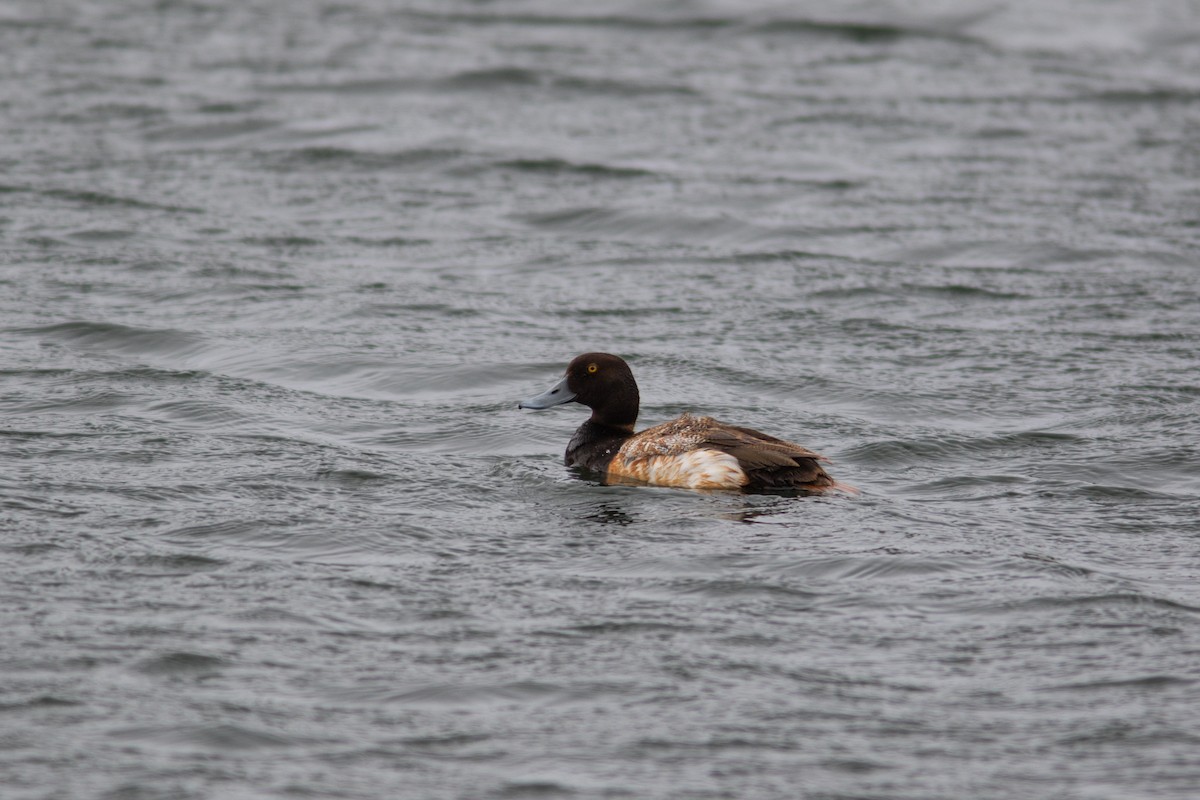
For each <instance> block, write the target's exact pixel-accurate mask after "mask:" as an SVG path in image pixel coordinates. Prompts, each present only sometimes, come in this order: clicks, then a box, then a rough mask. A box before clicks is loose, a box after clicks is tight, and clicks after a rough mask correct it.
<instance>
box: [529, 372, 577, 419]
mask: <svg viewBox="0 0 1200 800" xmlns="http://www.w3.org/2000/svg"><path fill="white" fill-rule="evenodd" d="M574 399H575V393H574V392H572V391H571V390H570V389H568V388H567V379H566V377H564V378H563V379H562V380H561V381H559V382H558V383H556V384H554V386H552V387H551V388H550V389H548V390H546V391H544V392H542V393H541V394H539V395H538V396H537V397H531V398H529V399H528V400H522V401H521V402H520V403H517V408H531V409H534V410H535V411H541V410H542V409H544V408H553V407H554V406H561V405H562V404H563V403H569V402H571V401H572V400H574Z"/></svg>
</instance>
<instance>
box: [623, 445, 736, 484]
mask: <svg viewBox="0 0 1200 800" xmlns="http://www.w3.org/2000/svg"><path fill="white" fill-rule="evenodd" d="M646 467H647V469H646V482H647V483H651V484H657V485H659V486H681V487H687V488H688V489H738V488H741V487H742V486H745V485H746V481H748V480H749V478H747V477H746V473H745V471H743V470H742V467H741V465H739V464H738V460H737V459H736V458H734V457H733V456H731V455H729V453H722V452H721V451H720V450H692V451H690V452H687V453H681V454H679V455H674V456H654V457H652V458H650V459H648V463H647V465H646Z"/></svg>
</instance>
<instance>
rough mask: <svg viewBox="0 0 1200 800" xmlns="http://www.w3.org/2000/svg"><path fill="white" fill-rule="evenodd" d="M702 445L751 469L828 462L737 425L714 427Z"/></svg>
mask: <svg viewBox="0 0 1200 800" xmlns="http://www.w3.org/2000/svg"><path fill="white" fill-rule="evenodd" d="M714 422H715V420H714ZM706 444H708V445H709V446H711V447H716V448H717V449H719V450H723V451H725V452H727V453H729V454H731V455H733V456H735V457H736V458H737V459H738V461H741V462H742V463H743V464H745V465H746V466H748V467H750V468H752V469H753V468H770V467H790V466H795V465H796V461H795V460H796V459H812V460H813V461H829V459H827V458H825V456H823V455H821V454H819V453H814V452H813V451H812V450H809V449H808V448H807V447H801V446H800V445H798V444H796V443H795V442H788V441H785V440H783V439H777V438H775V437H774V436H768V435H767V434H765V433H763V432H761V431H756V430H754V429H753V428H743V427H740V426H738V425H724V424H721V423H716V424H715V425H714V426H713V428H712V429H711V431H710V432H709V434H708V436H707V437H706Z"/></svg>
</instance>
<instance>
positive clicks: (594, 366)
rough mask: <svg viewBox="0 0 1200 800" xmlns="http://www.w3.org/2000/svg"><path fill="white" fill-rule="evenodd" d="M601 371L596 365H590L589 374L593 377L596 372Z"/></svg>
mask: <svg viewBox="0 0 1200 800" xmlns="http://www.w3.org/2000/svg"><path fill="white" fill-rule="evenodd" d="M598 369H600V368H599V367H597V366H596V365H595V364H588V374H589V375H591V374H592V373H593V372H595V371H596V370H598Z"/></svg>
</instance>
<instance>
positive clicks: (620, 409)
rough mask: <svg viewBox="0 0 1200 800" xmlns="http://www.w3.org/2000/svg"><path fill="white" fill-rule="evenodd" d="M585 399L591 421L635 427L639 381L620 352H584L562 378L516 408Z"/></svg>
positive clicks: (549, 405)
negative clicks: (590, 413) (590, 414)
mask: <svg viewBox="0 0 1200 800" xmlns="http://www.w3.org/2000/svg"><path fill="white" fill-rule="evenodd" d="M571 402H575V403H582V404H583V405H585V406H587V407H588V408H590V409H591V410H592V417H591V421H592V422H595V423H598V424H600V425H607V426H609V427H613V428H627V429H629V430H633V425H634V423H635V422H637V415H638V403H639V402H640V398H639V395H638V388H637V382H636V381H635V380H634V379H633V372H632V371H631V370H630V369H629V365H628V364H626V363H625V360H624V359H622V358H621V357H620V356H614V355H612V354H611V353H584V354H583V355H581V356H576V357H575V359H574V360H573V361H571V363H570V364H568V365H567V373H566V374H565V375H564V376H563V378H562V380H560V381H559V382H558V383H556V384H554V386H552V387H550V388H549V389H547V390H546V391H545V392H542V393H541V394H539V395H538V396H537V397H531V398H529V399H528V400H524V401H522V402H520V403H518V404H517V408H529V409H534V410H538V411H540V410H542V409H545V408H552V407H554V406H559V405H563V404H564V403H571Z"/></svg>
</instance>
